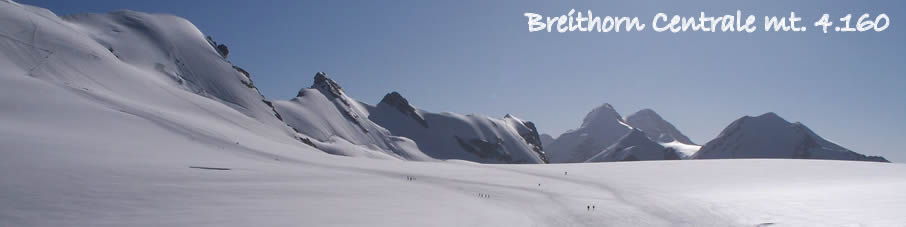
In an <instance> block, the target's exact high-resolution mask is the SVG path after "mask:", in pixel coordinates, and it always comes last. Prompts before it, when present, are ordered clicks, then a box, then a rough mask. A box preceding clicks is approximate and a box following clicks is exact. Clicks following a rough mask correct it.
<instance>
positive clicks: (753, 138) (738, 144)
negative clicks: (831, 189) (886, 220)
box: [692, 113, 889, 162]
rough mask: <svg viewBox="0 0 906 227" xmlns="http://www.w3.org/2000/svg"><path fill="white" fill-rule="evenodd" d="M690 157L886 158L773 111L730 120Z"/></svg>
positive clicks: (872, 159)
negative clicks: (841, 142) (845, 144)
mask: <svg viewBox="0 0 906 227" xmlns="http://www.w3.org/2000/svg"><path fill="white" fill-rule="evenodd" d="M692 158H693V159H726V158H792V159H830V160H854V161H877V162H889V161H887V159H884V158H883V157H878V156H866V155H863V154H859V153H856V152H853V151H851V150H849V149H846V148H843V147H841V146H840V145H837V144H834V143H833V142H830V141H828V140H826V139H824V138H822V137H821V136H818V135H817V134H815V133H814V132H813V131H812V130H811V129H809V128H808V127H806V126H805V125H804V124H802V123H799V122H796V123H790V122H788V121H786V120H784V119H783V118H781V117H780V116H778V115H777V114H775V113H765V114H762V115H759V116H757V117H751V116H745V117H742V118H740V119H738V120H736V121H733V123H731V124H730V125H729V126H727V128H725V129H724V130H723V131H722V132H721V133H720V135H718V136H717V138H715V139H714V140H711V141H710V142H708V143H707V144H705V145H704V146H703V147H702V148H701V150H699V151H698V153H696V154H695V155H693V157H692Z"/></svg>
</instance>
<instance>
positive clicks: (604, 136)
mask: <svg viewBox="0 0 906 227" xmlns="http://www.w3.org/2000/svg"><path fill="white" fill-rule="evenodd" d="M630 130H632V127H631V126H629V125H628V124H626V122H624V121H623V117H621V116H620V114H619V113H617V111H616V110H614V108H613V106H611V105H610V104H606V103H605V104H604V105H601V106H599V107H597V108H595V109H593V110H592V111H591V112H589V113H588V114H587V115H585V119H583V120H582V126H580V127H579V128H577V129H574V130H570V131H567V132H565V133H563V135H560V136H559V137H557V139H556V140H554V142H552V143H551V144H550V146H548V147H547V149H546V151H547V154H548V157H549V158H550V161H551V162H552V163H563V162H583V161H585V160H588V159H589V158H591V157H592V156H595V155H596V154H598V153H600V152H601V151H603V150H604V149H605V148H607V147H608V146H610V145H612V144H613V143H615V142H617V140H619V139H620V138H621V137H623V135H626V133H628V132H629V131H630Z"/></svg>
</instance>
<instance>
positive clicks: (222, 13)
mask: <svg viewBox="0 0 906 227" xmlns="http://www.w3.org/2000/svg"><path fill="white" fill-rule="evenodd" d="M20 2H23V3H26V4H32V5H37V6H41V7H45V8H48V9H50V10H52V11H54V12H56V13H57V14H60V15H67V14H73V13H84V12H108V11H111V10H116V9H133V10H138V11H145V12H153V13H168V14H174V15H177V16H181V17H185V18H187V19H189V20H190V21H192V22H193V23H194V24H195V25H196V26H197V27H199V29H201V30H202V31H203V32H204V33H206V34H208V35H212V36H214V38H215V39H216V40H217V41H218V42H221V43H226V44H227V45H229V47H230V50H231V54H230V59H231V61H232V62H233V63H234V64H237V65H240V66H242V67H243V68H245V69H247V70H248V71H250V72H251V73H252V78H253V79H254V80H255V84H256V85H257V86H258V87H259V88H260V89H261V91H262V92H263V93H264V95H265V96H267V97H268V98H270V99H289V98H291V97H293V96H294V95H295V94H296V92H297V91H298V90H299V89H300V88H302V87H307V86H310V85H311V82H312V77H313V76H314V74H315V72H318V71H325V72H327V73H328V75H329V76H330V77H332V78H334V79H335V80H337V81H338V82H339V83H340V84H341V85H342V86H343V87H344V89H345V90H346V91H347V93H348V94H350V95H351V96H353V97H356V98H358V99H359V100H363V101H365V102H368V103H372V104H374V103H376V102H378V101H379V100H380V99H381V97H383V95H384V94H386V93H388V92H391V91H399V92H400V93H401V94H403V95H404V96H405V97H406V98H408V99H409V101H410V102H411V103H413V104H415V105H416V106H418V107H419V108H422V109H426V110H429V111H435V112H439V111H450V112H459V113H480V114H485V115H490V116H495V117H502V116H503V115H505V114H507V113H512V114H515V115H517V116H520V117H521V118H523V119H527V120H532V121H534V122H536V124H537V125H538V127H539V128H540V130H541V131H542V132H547V133H550V134H552V135H554V136H556V135H559V134H560V133H562V132H564V131H566V130H568V129H571V128H575V127H578V126H579V124H580V121H581V119H582V117H584V116H585V114H586V113H587V112H588V111H590V110H591V109H592V108H594V107H596V106H599V105H601V104H603V103H610V104H612V105H613V106H614V107H615V108H616V109H617V110H618V111H620V112H621V113H622V114H624V115H628V114H631V113H632V112H635V111H637V110H639V109H641V108H652V109H654V110H655V111H657V112H658V113H660V114H661V115H662V116H663V117H664V118H666V119H667V120H668V121H671V122H672V123H673V124H675V125H676V126H677V127H678V128H679V129H680V130H681V131H683V132H684V133H685V134H687V135H688V136H690V137H691V138H692V139H693V140H694V141H695V142H697V143H702V144H703V143H705V142H707V141H708V140H710V139H712V138H713V137H715V136H716V135H717V134H718V133H719V132H720V131H721V130H722V129H723V128H724V127H725V126H727V125H728V124H729V123H730V122H731V121H733V120H735V119H737V118H739V117H741V116H744V115H759V114H762V113H765V112H776V113H778V114H779V115H780V116H782V117H784V118H786V119H787V120H789V121H801V122H803V123H804V124H806V125H808V126H809V127H810V128H812V130H814V131H815V132H817V133H818V134H820V135H822V136H824V137H825V138H827V139H829V140H832V141H835V142H837V143H839V144H840V145H842V146H844V147H847V148H850V149H852V150H854V151H856V152H860V153H864V154H870V155H883V156H885V157H887V158H888V159H890V160H892V161H896V162H904V161H906V151H904V148H903V145H902V143H903V141H904V139H906V118H904V116H906V78H904V76H906V75H904V72H906V64H904V63H906V55H904V53H906V52H904V51H906V47H904V46H906V45H904V40H906V37H904V32H903V29H902V26H901V25H900V23H901V21H900V20H899V19H900V18H906V14H904V10H906V3H904V2H903V1H797V2H789V1H746V2H744V1H682V2H679V1H634V2H633V3H626V2H611V1H593V2H591V1H589V2H584V1H430V2H429V1H380V2H379V1H278V0H272V1H255V2H253V1H245V0H231V1H217V2H214V1H176V0H162V1H120V0H105V1H59V0H27V1H20ZM573 8H574V9H577V10H588V9H591V10H593V11H594V13H595V15H600V16H604V15H612V16H633V17H639V19H640V20H642V21H643V22H644V23H646V24H649V26H650V20H651V18H652V17H653V16H654V15H655V14H656V13H658V12H664V13H667V14H668V15H673V14H679V15H683V16H696V15H698V13H699V12H700V11H705V12H706V13H708V14H713V15H722V14H734V13H735V11H736V10H737V9H740V10H742V11H743V13H744V14H755V15H757V16H759V19H758V21H759V22H760V21H761V20H762V18H761V17H762V16H764V15H771V16H784V15H788V14H789V12H790V11H795V12H796V13H797V15H799V16H801V17H803V24H805V25H808V26H809V27H808V29H809V31H808V32H804V33H792V32H789V33H776V32H762V31H759V32H756V33H752V34H746V33H679V34H672V33H655V32H653V31H652V29H651V28H648V29H646V31H644V32H636V33H625V32H621V33H578V32H577V33H567V34H559V33H538V32H536V33H529V32H528V26H527V23H526V22H527V19H526V18H525V17H524V16H523V13H525V12H534V13H539V14H542V15H544V16H556V15H561V14H565V13H566V12H568V11H569V10H570V9H573ZM822 13H829V14H831V18H834V19H835V18H837V17H841V16H843V15H844V14H846V13H853V14H855V15H859V14H861V13H870V14H872V15H876V14H878V13H887V14H888V15H889V16H890V18H891V25H890V26H889V27H888V28H887V30H885V31H884V32H880V33H876V32H864V33H829V34H823V33H821V32H819V31H818V28H816V27H812V26H811V24H812V23H813V22H814V21H815V20H817V19H818V18H819V17H820V15H821V14H822ZM837 23H839V22H837Z"/></svg>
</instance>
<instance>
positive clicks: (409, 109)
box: [378, 91, 428, 128]
mask: <svg viewBox="0 0 906 227" xmlns="http://www.w3.org/2000/svg"><path fill="white" fill-rule="evenodd" d="M381 103H383V104H385V105H389V106H392V107H393V108H395V109H397V110H399V111H400V113H403V114H405V115H407V116H409V117H411V118H412V119H414V120H415V121H417V122H418V123H419V124H420V125H422V127H425V128H428V122H427V121H425V118H424V117H422V116H421V115H420V114H418V112H417V111H416V109H415V107H413V106H412V105H410V104H409V100H406V98H405V97H403V95H401V94H400V93H399V92H396V91H394V92H390V93H388V94H386V95H384V98H383V99H381V102H380V103H378V105H380V104H381Z"/></svg>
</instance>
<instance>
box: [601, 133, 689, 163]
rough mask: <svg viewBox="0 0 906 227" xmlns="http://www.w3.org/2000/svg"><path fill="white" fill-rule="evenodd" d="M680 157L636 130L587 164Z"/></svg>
mask: <svg viewBox="0 0 906 227" xmlns="http://www.w3.org/2000/svg"><path fill="white" fill-rule="evenodd" d="M680 157H681V156H680V155H678V154H677V153H676V151H674V150H673V149H668V148H667V147H664V146H661V145H660V144H658V143H656V142H654V141H651V139H649V138H648V135H647V134H645V133H644V132H642V130H639V129H637V128H636V129H632V130H630V131H629V133H626V135H623V137H622V138H620V140H618V141H617V142H616V143H614V144H612V145H610V146H609V147H607V149H604V151H601V153H598V154H596V155H595V156H592V157H591V158H589V159H588V160H586V161H585V162H615V161H648V160H678V159H680Z"/></svg>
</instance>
